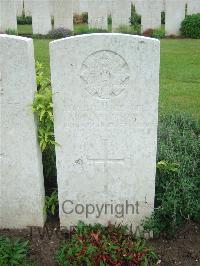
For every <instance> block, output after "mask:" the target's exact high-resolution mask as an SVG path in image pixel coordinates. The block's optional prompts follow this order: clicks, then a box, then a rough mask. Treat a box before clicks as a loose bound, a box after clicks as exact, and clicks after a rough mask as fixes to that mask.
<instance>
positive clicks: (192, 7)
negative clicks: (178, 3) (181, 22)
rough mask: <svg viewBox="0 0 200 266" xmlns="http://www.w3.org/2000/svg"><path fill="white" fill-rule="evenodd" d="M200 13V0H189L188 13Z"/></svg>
mask: <svg viewBox="0 0 200 266" xmlns="http://www.w3.org/2000/svg"><path fill="white" fill-rule="evenodd" d="M197 13H200V0H188V5H187V14H188V15H192V14H197Z"/></svg>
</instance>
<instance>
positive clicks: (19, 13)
mask: <svg viewBox="0 0 200 266" xmlns="http://www.w3.org/2000/svg"><path fill="white" fill-rule="evenodd" d="M16 8H17V16H19V17H21V16H22V14H23V0H16Z"/></svg>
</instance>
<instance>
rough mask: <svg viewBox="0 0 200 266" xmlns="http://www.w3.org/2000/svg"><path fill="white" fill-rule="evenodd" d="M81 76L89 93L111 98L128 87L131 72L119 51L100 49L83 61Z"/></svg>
mask: <svg viewBox="0 0 200 266" xmlns="http://www.w3.org/2000/svg"><path fill="white" fill-rule="evenodd" d="M80 76H81V78H82V80H83V83H84V88H85V90H86V91H87V92H88V93H90V94H91V95H92V96H94V97H97V98H99V99H110V98H112V97H116V96H119V95H120V94H121V93H122V92H123V91H125V90H126V89H127V88H128V83H129V77H130V72H129V67H128V64H127V63H126V61H125V60H124V59H123V58H122V57H121V56H120V55H118V54H117V53H114V52H111V51H98V52H95V53H93V54H91V55H90V56H89V57H88V58H87V59H86V60H85V61H84V62H83V65H82V69H81V75H80Z"/></svg>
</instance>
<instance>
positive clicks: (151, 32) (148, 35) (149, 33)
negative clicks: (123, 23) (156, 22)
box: [142, 29, 154, 37]
mask: <svg viewBox="0 0 200 266" xmlns="http://www.w3.org/2000/svg"><path fill="white" fill-rule="evenodd" d="M153 31H154V30H153V29H147V30H145V31H143V33H142V35H143V36H146V37H152V35H153Z"/></svg>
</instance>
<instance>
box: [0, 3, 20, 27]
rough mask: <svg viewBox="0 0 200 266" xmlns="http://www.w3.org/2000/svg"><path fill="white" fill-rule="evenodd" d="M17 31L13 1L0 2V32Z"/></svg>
mask: <svg viewBox="0 0 200 266" xmlns="http://www.w3.org/2000/svg"><path fill="white" fill-rule="evenodd" d="M8 29H10V30H16V31H17V10H16V2H15V0H6V1H5V0H1V1H0V32H5V31H6V30H8Z"/></svg>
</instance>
